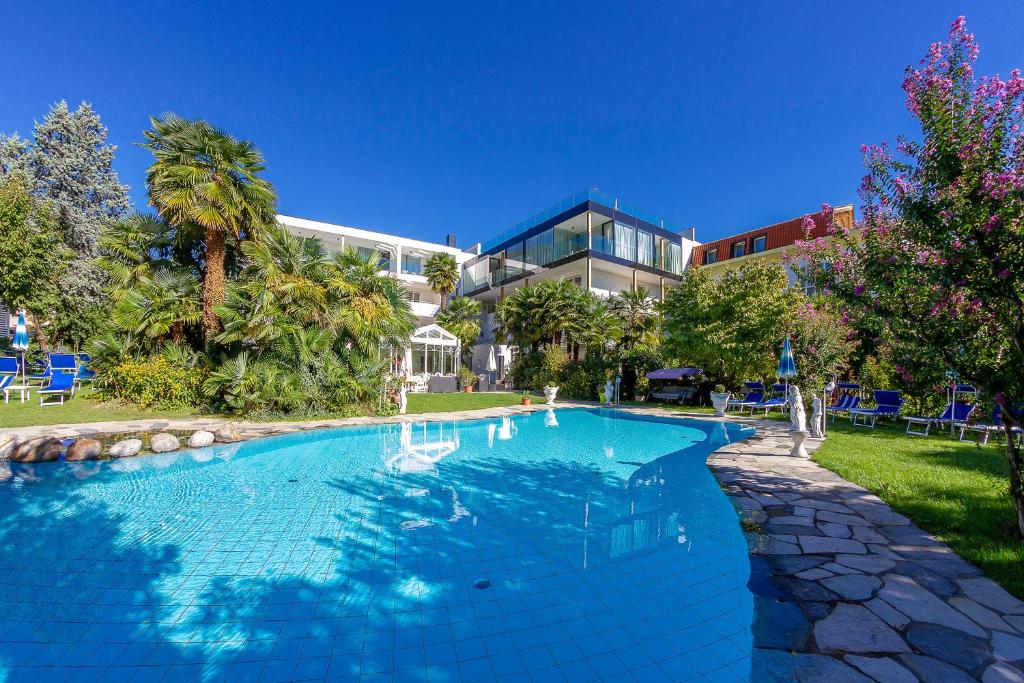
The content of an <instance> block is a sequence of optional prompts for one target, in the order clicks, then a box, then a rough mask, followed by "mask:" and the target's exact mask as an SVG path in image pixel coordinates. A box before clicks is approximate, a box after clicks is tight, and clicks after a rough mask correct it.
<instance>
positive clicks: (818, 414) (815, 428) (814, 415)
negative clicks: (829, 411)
mask: <svg viewBox="0 0 1024 683" xmlns="http://www.w3.org/2000/svg"><path fill="white" fill-rule="evenodd" d="M821 407H822V403H821V396H817V395H815V397H814V398H812V399H811V437H812V438H815V439H820V438H822V437H823V436H824V435H825V431H824V429H822V427H823V426H824V424H823V423H824V422H825V415H824V414H823V411H822V409H821Z"/></svg>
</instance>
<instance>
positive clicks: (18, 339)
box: [11, 309, 28, 384]
mask: <svg viewBox="0 0 1024 683" xmlns="http://www.w3.org/2000/svg"><path fill="white" fill-rule="evenodd" d="M11 348H12V349H14V350H15V351H21V383H22V384H25V351H27V350H28V328H26V327H25V309H21V310H20V311H18V324H17V325H15V326H14V341H13V342H11Z"/></svg>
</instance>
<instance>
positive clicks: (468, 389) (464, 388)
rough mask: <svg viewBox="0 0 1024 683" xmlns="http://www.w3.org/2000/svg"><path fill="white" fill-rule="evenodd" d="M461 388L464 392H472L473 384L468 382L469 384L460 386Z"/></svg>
mask: <svg viewBox="0 0 1024 683" xmlns="http://www.w3.org/2000/svg"><path fill="white" fill-rule="evenodd" d="M462 390H463V391H464V392H466V393H467V394H472V393H473V385H472V384H470V385H469V386H465V387H462Z"/></svg>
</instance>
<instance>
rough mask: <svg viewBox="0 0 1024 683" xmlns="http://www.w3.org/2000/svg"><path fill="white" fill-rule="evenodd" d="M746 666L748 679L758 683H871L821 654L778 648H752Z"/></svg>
mask: <svg viewBox="0 0 1024 683" xmlns="http://www.w3.org/2000/svg"><path fill="white" fill-rule="evenodd" d="M750 668H751V676H750V680H752V681H758V683H793V681H828V682H829V683H872V681H871V679H870V678H868V677H866V676H864V675H863V674H862V673H860V672H859V671H857V670H856V669H854V668H853V667H852V666H849V665H848V664H845V663H843V662H841V661H839V660H838V659H835V658H833V657H826V656H824V655H805V654H791V653H789V652H783V651H781V650H765V649H762V648H754V652H753V654H752V655H751V658H750Z"/></svg>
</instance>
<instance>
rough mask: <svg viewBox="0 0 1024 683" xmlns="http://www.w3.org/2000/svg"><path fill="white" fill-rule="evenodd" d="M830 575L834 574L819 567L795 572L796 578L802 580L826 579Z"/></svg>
mask: <svg viewBox="0 0 1024 683" xmlns="http://www.w3.org/2000/svg"><path fill="white" fill-rule="evenodd" d="M830 576H835V574H833V573H832V572H829V571H825V570H824V569H822V568H820V567H815V568H814V569H806V570H804V571H802V572H797V573H796V578H798V579H803V580H804V581H817V580H818V579H827V578H828V577H830Z"/></svg>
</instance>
